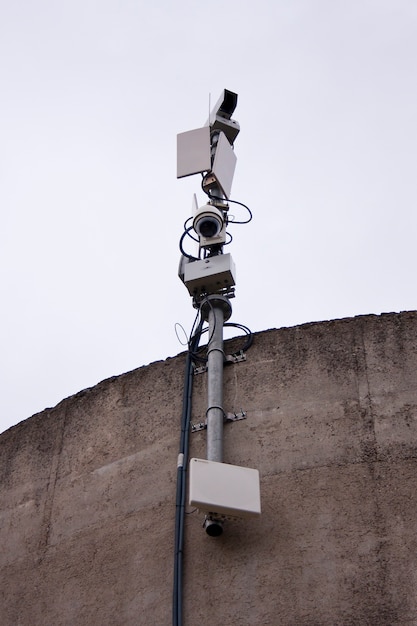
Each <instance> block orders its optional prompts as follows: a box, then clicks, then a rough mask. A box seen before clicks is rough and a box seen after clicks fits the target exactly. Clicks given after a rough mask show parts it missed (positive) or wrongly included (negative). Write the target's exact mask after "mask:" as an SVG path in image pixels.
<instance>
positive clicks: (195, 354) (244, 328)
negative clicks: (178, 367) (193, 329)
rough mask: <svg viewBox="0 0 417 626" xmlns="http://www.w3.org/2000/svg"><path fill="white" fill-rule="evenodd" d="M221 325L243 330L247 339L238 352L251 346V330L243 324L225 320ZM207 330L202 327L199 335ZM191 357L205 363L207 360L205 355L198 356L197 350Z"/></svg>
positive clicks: (244, 350) (245, 350)
mask: <svg viewBox="0 0 417 626" xmlns="http://www.w3.org/2000/svg"><path fill="white" fill-rule="evenodd" d="M223 326H228V327H233V328H238V329H239V330H243V332H244V333H245V335H247V339H246V341H245V343H244V344H243V346H242V348H241V349H240V351H239V352H247V351H248V350H249V348H250V347H251V345H252V343H253V333H252V331H251V330H250V329H249V328H248V327H247V326H244V325H243V324H237V323H236V322H225V323H224V324H223ZM207 331H208V327H207V328H204V329H203V330H202V331H201V335H203V334H204V333H206V332H207ZM233 339H235V337H233ZM205 347H207V344H205V345H204V346H202V347H201V348H200V350H202V349H204V348H205ZM235 354H236V353H235ZM193 358H194V360H195V361H200V362H201V363H206V362H207V357H204V356H200V355H199V354H198V352H194V353H193Z"/></svg>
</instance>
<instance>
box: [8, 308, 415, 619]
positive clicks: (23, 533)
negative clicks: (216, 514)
mask: <svg viewBox="0 0 417 626" xmlns="http://www.w3.org/2000/svg"><path fill="white" fill-rule="evenodd" d="M236 348H239V340H235V341H234V342H233V341H232V342H228V343H227V344H226V353H228V350H229V351H233V350H235V349H236ZM184 368H185V355H184V354H182V355H179V356H178V357H175V358H173V359H168V360H166V361H164V362H157V363H153V364H151V365H149V366H147V367H142V368H140V369H137V370H135V371H133V372H129V373H127V374H124V375H122V376H119V377H115V378H112V379H109V380H106V381H103V382H102V383H100V384H99V385H97V386H96V387H94V388H92V389H87V390H85V391H83V392H81V393H79V394H77V395H75V396H73V397H71V398H68V399H67V400H64V401H63V402H61V403H60V404H59V405H58V406H57V407H55V408H54V409H50V410H46V411H44V412H42V413H40V414H38V415H35V416H33V417H32V418H31V419H29V420H26V421H25V422H22V423H21V424H19V425H18V426H15V427H14V428H12V429H10V430H8V431H6V432H5V433H3V434H2V435H1V436H0V476H1V483H0V484H1V488H0V568H1V573H0V578H1V580H0V623H1V624H2V626H16V625H21V626H26V625H27V626H29V625H30V626H36V625H40V626H60V625H65V626H84V625H85V626H87V625H88V626H95V625H97V626H104V625H115V626H117V625H120V626H122V625H123V626H133V625H135V626H137V625H142V624H143V625H144V626H148V625H149V624H157V625H161V626H163V625H168V624H170V623H171V596H172V583H173V575H172V573H173V549H174V521H175V520H174V518H175V491H176V485H175V481H176V466H177V454H178V445H179V437H180V432H179V427H180V417H181V411H182V392H183V376H184ZM416 370H417V313H416V312H406V313H400V314H385V315H382V316H363V317H357V318H353V319H344V320H336V321H332V322H322V323H314V324H306V325H303V326H298V327H295V328H284V329H280V330H270V331H265V332H261V333H257V334H256V335H255V338H254V343H253V346H252V347H251V348H250V350H249V351H248V353H247V360H246V361H244V362H240V363H237V364H233V365H226V366H225V369H224V409H225V411H226V412H228V411H230V412H234V411H240V410H241V409H243V410H244V411H246V412H247V418H246V419H245V420H241V421H237V422H233V423H229V424H226V425H225V428H224V461H225V462H227V463H232V464H236V465H242V466H246V467H253V468H258V469H259V471H260V476H261V498H262V515H261V517H260V518H259V519H251V520H236V521H228V522H226V524H225V530H224V533H223V535H222V536H221V537H218V538H210V537H208V536H207V535H206V534H205V533H204V531H203V529H202V521H203V516H202V515H201V514H200V513H198V512H193V511H192V510H191V509H190V510H189V511H187V512H188V513H189V514H188V515H186V528H185V535H186V539H185V553H184V558H185V562H184V577H183V583H184V625H185V626H195V625H197V624H198V625H209V624H224V625H228V626H229V625H230V626H235V625H236V626H245V625H247V626H249V625H250V626H253V625H258V624H259V625H268V624H269V625H271V626H278V625H282V626H336V625H340V626H365V625H375V626H395V625H400V624H401V625H406V624H407V625H408V626H410V625H417V584H416V583H417V574H416V572H417V553H416V548H417V545H416V544H417V539H416V537H417V496H416V493H417V410H416V408H417V388H416ZM206 398H207V374H200V375H198V376H195V377H194V391H193V417H192V420H193V421H194V422H199V421H201V420H204V416H205V412H206V409H207V399H206ZM205 438H206V433H205V431H199V432H196V433H193V434H191V444H190V445H191V450H190V452H191V456H196V457H202V458H204V457H205V445H206V444H205Z"/></svg>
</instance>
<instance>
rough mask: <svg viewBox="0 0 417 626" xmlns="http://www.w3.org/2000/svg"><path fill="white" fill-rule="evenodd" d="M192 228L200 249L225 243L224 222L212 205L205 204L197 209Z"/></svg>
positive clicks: (219, 211) (220, 212)
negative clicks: (197, 238) (198, 240)
mask: <svg viewBox="0 0 417 626" xmlns="http://www.w3.org/2000/svg"><path fill="white" fill-rule="evenodd" d="M193 228H194V230H195V232H196V233H197V235H198V236H199V238H200V248H209V247H211V246H214V245H218V244H220V245H221V244H224V243H225V241H226V222H225V219H224V216H223V213H222V211H221V210H220V209H218V208H217V207H215V206H213V205H212V204H205V205H204V206H202V207H200V208H199V209H197V211H196V213H195V215H194V221H193Z"/></svg>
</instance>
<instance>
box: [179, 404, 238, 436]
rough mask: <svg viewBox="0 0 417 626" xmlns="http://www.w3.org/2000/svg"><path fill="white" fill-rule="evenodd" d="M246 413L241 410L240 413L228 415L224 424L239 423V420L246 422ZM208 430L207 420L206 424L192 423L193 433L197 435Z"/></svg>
mask: <svg viewBox="0 0 417 626" xmlns="http://www.w3.org/2000/svg"><path fill="white" fill-rule="evenodd" d="M246 415H247V413H246V411H244V410H243V409H240V411H239V412H238V413H226V414H225V416H224V422H225V423H227V422H237V421H239V420H244V419H246ZM206 428H207V419H205V420H204V422H196V423H193V422H191V432H192V433H196V432H198V431H199V430H206Z"/></svg>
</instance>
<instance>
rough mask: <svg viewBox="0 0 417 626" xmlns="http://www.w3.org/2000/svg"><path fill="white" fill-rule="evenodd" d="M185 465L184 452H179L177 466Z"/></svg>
mask: <svg viewBox="0 0 417 626" xmlns="http://www.w3.org/2000/svg"><path fill="white" fill-rule="evenodd" d="M180 467H184V454H183V453H182V452H180V453H179V455H178V459H177V468H180Z"/></svg>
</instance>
